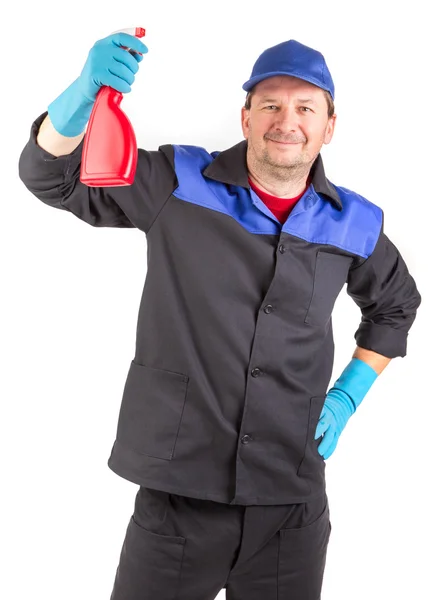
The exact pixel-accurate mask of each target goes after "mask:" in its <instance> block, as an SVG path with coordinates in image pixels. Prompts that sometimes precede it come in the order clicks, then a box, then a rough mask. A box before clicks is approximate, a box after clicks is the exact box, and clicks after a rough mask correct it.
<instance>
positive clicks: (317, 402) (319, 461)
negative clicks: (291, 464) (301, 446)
mask: <svg viewBox="0 0 439 600" xmlns="http://www.w3.org/2000/svg"><path fill="white" fill-rule="evenodd" d="M325 398H326V396H314V397H313V398H311V399H310V401H309V413H308V427H307V432H306V443H305V451H304V454H303V458H302V460H301V462H300V465H299V468H298V469H297V474H298V475H304V474H305V473H315V472H316V471H319V470H321V469H324V468H325V467H326V463H325V460H324V458H323V456H322V455H321V454H320V453H319V451H318V446H319V445H320V442H321V441H322V439H323V438H322V437H320V438H318V439H317V440H315V439H314V435H315V433H316V429H317V423H318V422H319V418H320V413H321V412H322V408H323V404H324V403H325Z"/></svg>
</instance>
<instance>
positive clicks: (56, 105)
mask: <svg viewBox="0 0 439 600" xmlns="http://www.w3.org/2000/svg"><path fill="white" fill-rule="evenodd" d="M125 48H129V49H131V51H130V52H128V50H126V49H125ZM132 51H134V52H133V53H132ZM146 52H148V48H147V46H145V44H144V43H143V42H142V41H141V40H140V39H139V38H137V37H135V36H133V35H130V34H128V33H125V32H117V33H112V34H111V35H109V36H107V37H106V38H103V39H102V40H98V41H97V42H96V43H95V44H94V46H93V47H92V48H91V49H90V51H89V53H88V57H87V61H86V63H85V65H84V68H83V69H82V71H81V74H80V76H79V77H78V78H77V79H75V81H74V82H73V83H72V84H71V85H70V86H69V87H68V88H67V89H66V90H64V92H62V94H60V95H59V96H58V98H56V99H55V100H54V101H53V102H52V103H51V104H49V107H48V113H49V117H50V121H51V123H52V125H53V127H54V128H55V130H56V131H57V132H58V133H60V134H61V135H63V136H66V137H75V136H78V135H79V134H81V133H82V132H83V131H84V129H85V126H86V124H87V122H88V120H89V118H90V115H91V111H92V109H93V104H94V101H95V100H96V97H97V95H98V92H99V90H100V88H101V87H102V86H103V85H108V86H110V87H112V88H114V89H115V90H117V91H119V92H122V93H124V94H125V93H128V92H130V91H131V85H132V84H133V82H134V76H135V74H136V73H137V71H138V70H139V64H138V63H139V62H140V61H141V60H142V59H143V55H142V53H146Z"/></svg>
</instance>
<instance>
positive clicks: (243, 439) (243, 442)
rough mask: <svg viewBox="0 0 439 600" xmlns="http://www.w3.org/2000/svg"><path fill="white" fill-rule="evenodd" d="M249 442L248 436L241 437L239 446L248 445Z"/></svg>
mask: <svg viewBox="0 0 439 600" xmlns="http://www.w3.org/2000/svg"><path fill="white" fill-rule="evenodd" d="M250 440H251V437H250V436H249V435H243V436H242V438H241V444H248V443H249V442H250Z"/></svg>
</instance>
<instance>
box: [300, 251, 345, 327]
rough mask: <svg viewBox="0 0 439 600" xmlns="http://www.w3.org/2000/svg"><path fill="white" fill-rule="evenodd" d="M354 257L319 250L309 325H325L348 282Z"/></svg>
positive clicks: (308, 316)
mask: <svg viewBox="0 0 439 600" xmlns="http://www.w3.org/2000/svg"><path fill="white" fill-rule="evenodd" d="M352 260H353V259H352V257H350V256H342V255H340V254H331V253H330V252H322V251H319V252H318V253H317V257H316V266H315V270H314V282H313V290H312V295H311V300H310V303H309V306H308V310H307V313H306V316H305V323H308V324H309V325H317V326H325V325H326V323H327V322H328V320H329V319H330V317H331V314H332V310H333V308H334V304H335V301H336V299H337V296H338V295H339V293H340V291H341V289H342V287H343V285H344V284H345V283H346V280H347V277H348V272H349V267H350V265H351V263H352Z"/></svg>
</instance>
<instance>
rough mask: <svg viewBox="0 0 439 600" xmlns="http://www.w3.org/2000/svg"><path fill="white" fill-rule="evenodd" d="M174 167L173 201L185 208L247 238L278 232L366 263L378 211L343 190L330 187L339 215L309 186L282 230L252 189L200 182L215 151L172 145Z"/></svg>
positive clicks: (379, 215)
mask: <svg viewBox="0 0 439 600" xmlns="http://www.w3.org/2000/svg"><path fill="white" fill-rule="evenodd" d="M173 148H174V162H175V173H176V175H177V179H178V187H177V188H176V189H175V190H174V192H173V195H174V196H175V197H177V198H180V199H181V200H185V201H186V202H191V203H192V204H197V205H198V206H202V207H204V208H207V209H211V210H215V211H218V212H221V213H223V214H226V215H228V216H230V217H231V218H233V219H234V220H235V221H237V222H238V223H240V225H241V226H242V227H244V228H245V229H246V230H247V231H249V232H250V233H256V234H279V233H280V232H281V231H282V232H285V233H289V234H290V235H293V236H296V237H299V238H301V239H304V240H306V241H308V242H310V243H315V244H329V245H332V246H336V247H338V248H341V249H343V250H347V251H348V252H351V253H353V254H357V255H359V256H362V257H364V258H367V257H368V256H370V254H371V253H372V251H373V249H374V247H375V244H376V242H377V240H378V236H379V234H380V230H381V225H382V219H383V215H382V210H381V208H379V207H378V206H376V205H375V204H373V203H372V202H370V201H369V200H367V199H366V198H364V197H363V196H360V195H359V194H357V193H355V192H353V191H351V190H348V189H347V188H344V187H340V186H336V185H334V184H333V183H332V182H331V183H332V185H333V186H334V188H335V189H336V190H337V192H338V194H339V196H340V199H341V201H342V204H343V209H342V210H341V211H340V210H338V209H337V208H335V207H334V206H333V205H332V204H331V202H330V201H329V199H328V198H326V197H325V196H324V195H322V194H318V193H317V192H316V191H315V189H314V186H313V185H310V186H309V188H308V190H307V191H306V192H305V194H304V195H303V196H302V198H301V199H300V200H299V202H298V203H297V204H296V205H295V206H294V208H293V210H292V211H291V213H290V215H289V217H288V219H287V220H286V221H285V223H284V224H283V226H282V225H281V223H280V222H279V221H278V220H277V219H276V217H275V216H274V215H273V213H272V212H271V211H270V210H269V209H268V208H267V206H266V205H265V204H264V202H263V201H262V200H261V199H260V198H259V197H258V196H257V194H255V192H254V191H253V190H252V189H251V188H250V189H247V188H244V187H240V186H236V185H233V184H228V183H222V182H219V181H215V180H213V179H210V178H208V177H203V174H202V173H203V171H204V169H205V168H206V167H207V166H208V165H209V164H210V163H211V162H212V161H213V160H214V159H215V158H216V156H217V155H218V154H219V151H215V152H212V153H209V152H207V150H205V149H204V148H201V147H200V146H190V145H175V144H173Z"/></svg>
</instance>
